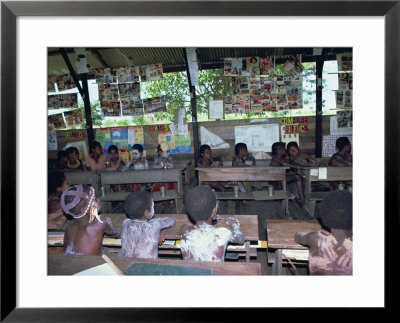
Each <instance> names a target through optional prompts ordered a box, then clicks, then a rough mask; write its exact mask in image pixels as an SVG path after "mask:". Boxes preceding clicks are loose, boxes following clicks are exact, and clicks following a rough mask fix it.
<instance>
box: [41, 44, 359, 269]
mask: <svg viewBox="0 0 400 323" xmlns="http://www.w3.org/2000/svg"><path fill="white" fill-rule="evenodd" d="M47 54H48V231H47V233H48V236H47V248H48V275H301V276H308V275H352V273H353V267H352V264H353V254H352V253H353V247H352V246H353V235H352V223H353V220H352V211H353V210H352V194H353V183H352V180H353V178H352V174H353V172H352V164H353V156H352V128H353V119H352V118H353V115H352V91H353V78H352V70H353V69H352V64H353V57H352V48H344V47H340V48H291V47H288V48H241V47H239V48H205V47H199V48H165V47H163V48H48V53H47ZM355 189H357V187H355Z"/></svg>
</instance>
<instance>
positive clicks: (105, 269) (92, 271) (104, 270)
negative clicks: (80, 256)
mask: <svg viewBox="0 0 400 323" xmlns="http://www.w3.org/2000/svg"><path fill="white" fill-rule="evenodd" d="M74 276H118V275H117V273H116V272H115V271H114V270H113V269H112V268H111V267H110V266H109V265H108V264H107V263H105V264H102V265H99V266H96V267H92V268H89V269H86V270H83V271H80V272H79V273H76V274H74Z"/></svg>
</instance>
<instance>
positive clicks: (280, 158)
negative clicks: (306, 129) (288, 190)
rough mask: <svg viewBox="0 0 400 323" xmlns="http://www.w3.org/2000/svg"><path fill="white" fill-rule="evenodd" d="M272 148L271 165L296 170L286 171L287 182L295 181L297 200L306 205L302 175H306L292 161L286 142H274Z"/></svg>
mask: <svg viewBox="0 0 400 323" xmlns="http://www.w3.org/2000/svg"><path fill="white" fill-rule="evenodd" d="M271 150H272V159H271V163H270V166H271V167H279V166H285V167H290V168H291V169H295V172H293V171H292V172H287V173H286V182H287V183H295V187H296V191H295V192H294V193H295V195H297V197H296V202H297V203H298V204H299V205H300V206H303V205H304V192H303V184H302V177H303V176H304V174H303V172H302V170H301V169H300V167H299V166H297V165H293V164H292V163H290V160H289V158H288V156H287V152H286V148H285V143H284V142H281V141H279V142H274V143H273V144H272V147H271Z"/></svg>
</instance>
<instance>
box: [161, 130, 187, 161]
mask: <svg viewBox="0 0 400 323" xmlns="http://www.w3.org/2000/svg"><path fill="white" fill-rule="evenodd" d="M161 141H166V142H167V143H168V145H169V147H170V151H171V155H173V154H177V153H187V152H191V139H190V133H187V134H186V135H172V134H171V132H170V131H167V132H159V133H158V142H159V143H160V142H161Z"/></svg>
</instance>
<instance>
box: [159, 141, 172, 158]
mask: <svg viewBox="0 0 400 323" xmlns="http://www.w3.org/2000/svg"><path fill="white" fill-rule="evenodd" d="M157 153H158V156H161V157H164V158H168V157H169V155H170V148H169V145H168V143H167V142H166V141H161V142H160V143H159V145H158V146H157Z"/></svg>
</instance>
